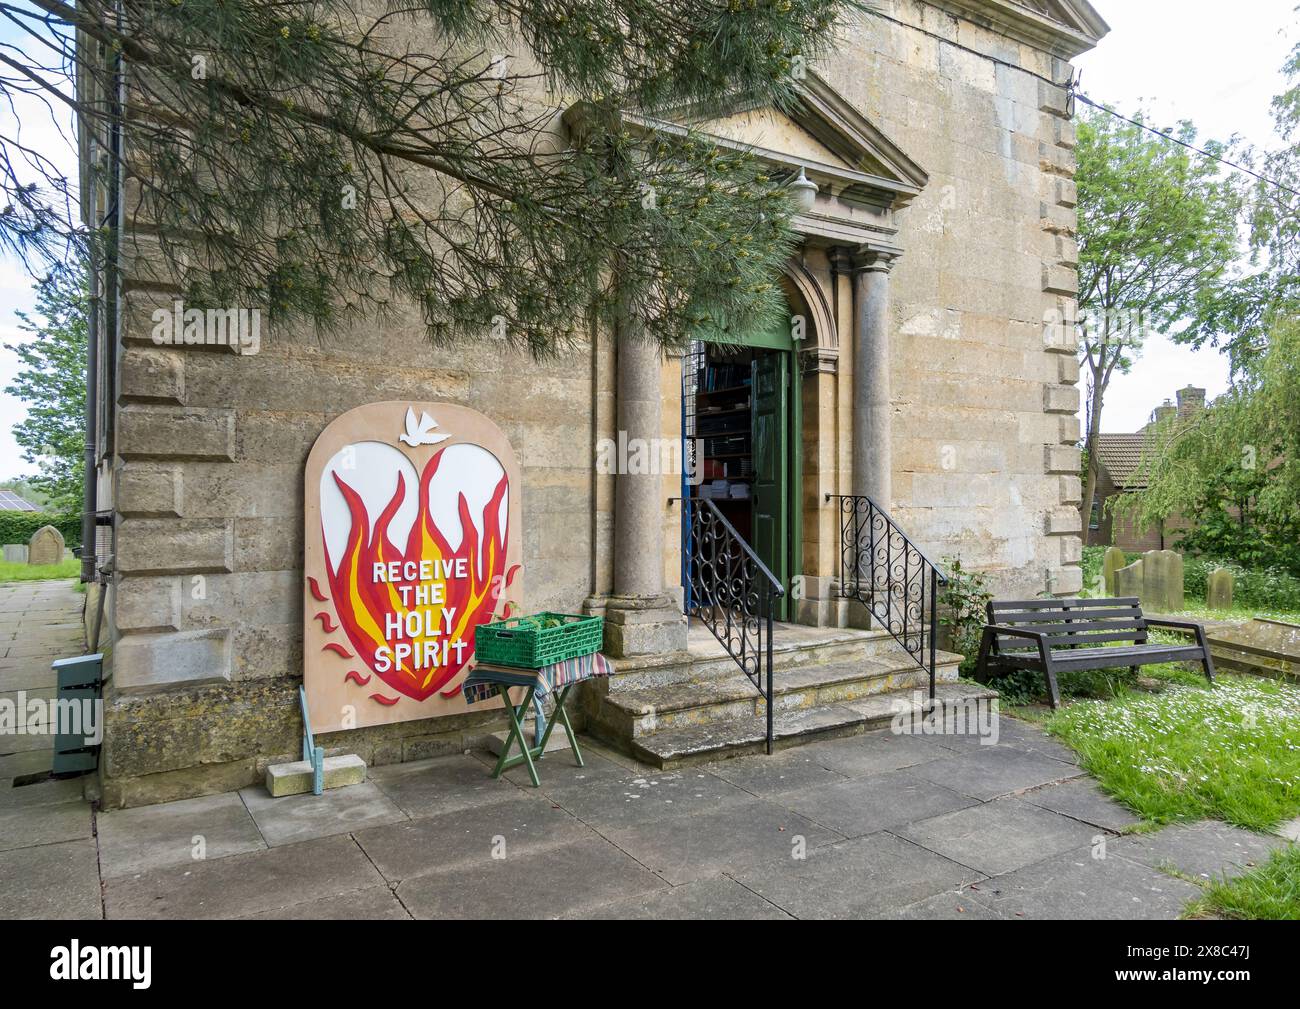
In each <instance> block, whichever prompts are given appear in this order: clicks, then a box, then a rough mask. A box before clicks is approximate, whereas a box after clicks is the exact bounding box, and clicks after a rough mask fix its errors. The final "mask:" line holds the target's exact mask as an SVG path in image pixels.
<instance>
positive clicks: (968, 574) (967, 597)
mask: <svg viewBox="0 0 1300 1009" xmlns="http://www.w3.org/2000/svg"><path fill="white" fill-rule="evenodd" d="M943 564H944V567H945V569H946V570H947V574H948V584H947V585H946V586H945V587H944V590H943V592H942V594H941V595H940V596H939V605H940V607H941V611H940V612H941V613H942V614H943V615H942V616H941V617H940V618H939V623H941V624H943V626H944V627H947V628H948V638H949V643H948V647H949V648H951V649H952V650H953V651H957V652H960V653H961V654H962V663H961V672H962V674H963V675H967V676H968V675H970V674H971V673H973V672H974V671H975V663H976V660H977V659H978V658H979V649H980V638H981V637H982V636H983V634H984V620H985V618H986V616H987V612H986V610H985V607H987V606H988V603H989V600H990V599H992V598H993V593H991V592H990V591H989V590H988V587H987V585H986V579H985V578H984V576H983V575H982V574H980V573H979V572H978V571H967V570H966V569H965V568H963V567H962V566H961V558H960V557H946V558H944V561H943Z"/></svg>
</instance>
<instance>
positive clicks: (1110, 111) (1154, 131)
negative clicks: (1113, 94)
mask: <svg viewBox="0 0 1300 1009" xmlns="http://www.w3.org/2000/svg"><path fill="white" fill-rule="evenodd" d="M1070 97H1071V98H1077V99H1078V100H1079V101H1081V102H1083V104H1084V105H1088V106H1091V107H1092V108H1094V109H1100V110H1101V111H1102V112H1105V113H1107V114H1108V115H1112V116H1114V117H1115V118H1116V119H1122V120H1123V121H1124V122H1126V123H1131V124H1132V125H1133V126H1136V127H1138V128H1139V129H1143V130H1146V131H1147V132H1148V133H1151V134H1154V135H1155V136H1157V137H1160V138H1161V139H1163V140H1168V141H1170V142H1172V143H1175V144H1178V145H1180V146H1182V147H1186V148H1187V149H1188V150H1189V151H1195V152H1196V153H1197V154H1199V155H1201V156H1202V157H1206V158H1209V159H1211V160H1212V161H1217V162H1219V164H1221V165H1227V166H1228V167H1229V168H1235V169H1236V170H1237V171H1239V172H1245V173H1246V174H1247V175H1249V176H1251V177H1252V178H1256V179H1258V180H1259V181H1260V182H1263V183H1266V184H1267V185H1270V186H1274V187H1275V188H1277V189H1280V190H1282V192H1284V193H1290V194H1291V195H1292V196H1300V191H1297V190H1294V189H1292V188H1291V187H1290V186H1288V185H1284V184H1283V183H1281V182H1278V181H1277V180H1276V179H1270V178H1269V177H1268V176H1267V175H1261V174H1260V173H1259V172H1257V171H1255V170H1254V169H1252V168H1247V167H1246V166H1245V165H1239V164H1237V163H1236V162H1235V161H1229V160H1228V159H1227V158H1224V157H1220V156H1219V155H1217V154H1212V153H1211V152H1209V151H1207V150H1204V149H1203V148H1200V147H1197V146H1196V145H1195V144H1189V143H1188V142H1187V141H1186V140H1180V139H1179V138H1178V137H1175V136H1174V135H1173V134H1170V133H1166V132H1165V131H1164V130H1158V129H1156V128H1155V127H1154V126H1150V125H1148V124H1147V123H1144V122H1142V121H1141V120H1140V119H1130V118H1129V117H1128V116H1125V115H1121V114H1120V113H1118V112H1116V111H1115V110H1114V109H1111V108H1107V107H1106V106H1105V105H1102V104H1101V103H1100V102H1094V101H1093V100H1092V99H1091V98H1089V97H1088V96H1087V95H1085V94H1083V93H1082V92H1080V91H1076V90H1074V85H1073V84H1071V85H1070Z"/></svg>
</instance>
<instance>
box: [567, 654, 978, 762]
mask: <svg viewBox="0 0 1300 1009" xmlns="http://www.w3.org/2000/svg"><path fill="white" fill-rule="evenodd" d="M938 658H939V664H938V666H937V667H936V678H937V679H938V680H939V681H940V682H948V681H952V680H956V678H957V665H958V663H959V662H960V657H959V656H956V655H950V654H948V653H941V654H940V655H939V657H938ZM928 686H929V676H928V674H927V673H926V672H925V671H924V670H922V669H921V668H920V667H918V666H917V665H916V663H915V662H913V661H912V659H911V657H910V656H908V655H906V654H905V653H903V652H902V651H901V650H900V651H899V652H898V653H897V654H895V655H890V656H888V657H884V656H882V657H879V658H871V659H868V658H860V659H857V660H855V661H853V662H837V663H823V664H809V665H802V666H795V667H787V668H778V669H777V670H776V673H775V675H774V677H773V701H774V703H775V705H776V709H777V710H778V711H794V710H798V709H803V708H812V707H816V706H819V705H827V704H836V703H839V702H842V701H853V700H858V699H859V698H862V697H867V696H870V695H872V694H878V693H883V692H886V691H891V690H902V689H922V688H928ZM764 703H765V698H764V697H763V696H762V694H760V693H759V692H758V690H757V688H756V687H755V686H754V684H753V683H752V682H751V681H750V680H749V678H748V677H746V676H745V675H744V674H742V673H740V672H739V671H738V670H737V669H736V666H735V665H734V663H733V665H732V673H731V675H729V676H718V677H715V678H712V679H708V680H703V681H699V682H694V683H687V684H667V685H664V686H658V687H644V688H641V689H635V690H628V689H626V688H625V686H624V685H623V684H621V683H615V684H612V685H611V687H610V691H609V693H607V694H606V695H604V696H603V697H601V698H599V703H598V704H597V705H596V706H595V708H594V710H590V711H589V714H590V716H591V718H590V722H591V723H594V725H593V728H594V730H595V731H598V732H602V734H604V735H605V736H606V737H607V738H613V739H616V740H627V739H635V738H638V737H641V736H646V735H650V734H651V733H654V732H660V731H664V730H667V729H674V728H679V727H683V726H687V725H701V724H707V723H711V722H720V721H728V720H733V719H740V718H745V717H752V716H755V715H761V714H762V713H763V707H764ZM589 724H590V723H589Z"/></svg>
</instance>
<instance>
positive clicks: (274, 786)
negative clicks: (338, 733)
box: [266, 753, 366, 798]
mask: <svg viewBox="0 0 1300 1009" xmlns="http://www.w3.org/2000/svg"><path fill="white" fill-rule="evenodd" d="M365 780H366V762H365V761H364V760H362V759H361V758H360V757H358V756H357V755H356V754H355V753H345V754H342V755H341V756H338V757H326V758H325V787H326V788H342V787H344V786H345V785H359V784H361V783H362V782H363V781H365ZM311 788H312V772H311V762H310V761H307V760H295V761H293V762H292V763H289V764H271V765H270V766H268V767H267V769H266V790H267V791H268V792H270V793H271V795H272V796H273V797H275V798H278V797H280V796H282V795H301V794H302V793H303V792H310V791H311Z"/></svg>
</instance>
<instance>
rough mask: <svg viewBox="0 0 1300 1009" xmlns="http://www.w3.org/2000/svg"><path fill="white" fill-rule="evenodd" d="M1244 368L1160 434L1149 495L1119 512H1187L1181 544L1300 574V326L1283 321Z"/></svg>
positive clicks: (1124, 502)
mask: <svg viewBox="0 0 1300 1009" xmlns="http://www.w3.org/2000/svg"><path fill="white" fill-rule="evenodd" d="M1243 367H1244V371H1243V373H1242V374H1241V375H1240V376H1239V377H1238V379H1237V381H1235V382H1234V385H1233V387H1232V389H1230V390H1229V391H1228V392H1227V393H1225V394H1224V395H1223V396H1221V397H1219V398H1218V399H1216V400H1215V401H1214V402H1213V403H1211V404H1210V406H1209V407H1208V408H1207V409H1206V410H1205V411H1204V412H1202V413H1200V414H1198V415H1197V416H1196V417H1195V418H1194V419H1192V420H1186V419H1184V420H1181V421H1180V420H1177V419H1175V418H1171V419H1170V420H1168V421H1166V422H1165V423H1164V424H1162V425H1161V426H1160V427H1159V428H1157V429H1156V432H1155V435H1154V438H1153V442H1152V446H1151V449H1150V450H1149V451H1148V452H1147V453H1146V455H1145V457H1144V459H1143V463H1142V469H1143V472H1144V474H1145V475H1146V477H1147V489H1146V490H1145V491H1142V492H1140V493H1136V494H1131V495H1125V496H1124V497H1123V498H1121V500H1120V502H1119V505H1118V507H1120V508H1122V509H1125V510H1127V511H1128V512H1129V513H1130V514H1133V515H1134V516H1135V518H1136V519H1137V520H1138V521H1139V522H1142V523H1144V524H1150V523H1154V522H1156V521H1159V520H1162V519H1164V518H1167V517H1168V516H1170V515H1174V514H1182V515H1185V516H1186V517H1188V518H1189V519H1190V520H1191V521H1192V524H1193V526H1194V528H1193V529H1192V530H1191V531H1190V532H1189V533H1187V534H1185V536H1184V538H1183V540H1182V542H1181V544H1180V545H1181V546H1183V547H1185V548H1187V549H1191V550H1194V551H1198V552H1201V553H1204V554H1207V555H1210V556H1214V557H1221V558H1224V559H1228V560H1235V561H1238V562H1239V563H1241V564H1244V565H1247V566H1251V567H1273V566H1280V567H1286V568H1289V569H1290V570H1292V571H1294V572H1296V573H1298V574H1300V319H1298V318H1289V319H1286V320H1283V321H1280V322H1279V323H1278V324H1277V326H1276V328H1275V329H1274V332H1273V334H1272V337H1271V339H1270V340H1269V343H1268V347H1267V349H1266V350H1265V351H1264V353H1262V354H1257V355H1253V356H1251V357H1250V358H1248V359H1247V360H1246V361H1245V362H1243Z"/></svg>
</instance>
